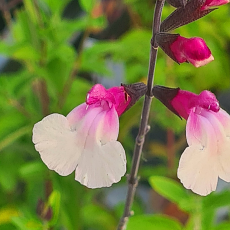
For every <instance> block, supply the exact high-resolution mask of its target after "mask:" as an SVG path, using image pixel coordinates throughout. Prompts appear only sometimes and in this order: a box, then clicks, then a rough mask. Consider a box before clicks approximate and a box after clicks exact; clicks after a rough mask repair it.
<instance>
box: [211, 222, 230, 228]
mask: <svg viewBox="0 0 230 230" xmlns="http://www.w3.org/2000/svg"><path fill="white" fill-rule="evenodd" d="M228 229H230V223H229V222H225V223H221V224H219V225H217V226H216V227H213V228H212V230H228Z"/></svg>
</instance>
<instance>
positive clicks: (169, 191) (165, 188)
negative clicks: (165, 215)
mask: <svg viewBox="0 0 230 230" xmlns="http://www.w3.org/2000/svg"><path fill="white" fill-rule="evenodd" d="M149 183H150V185H151V186H152V188H153V189H155V190H156V192H158V193H159V194H160V195H162V196H163V197H165V198H167V199H168V200H170V201H172V202H174V203H176V204H178V205H179V207H180V208H181V209H182V210H184V211H190V210H191V206H192V200H191V199H190V196H189V194H188V192H187V190H186V189H185V188H184V187H183V186H182V185H181V184H180V183H178V182H176V181H175V180H172V179H169V178H167V177H161V176H151V177H150V178H149Z"/></svg>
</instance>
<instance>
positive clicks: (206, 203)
mask: <svg viewBox="0 0 230 230" xmlns="http://www.w3.org/2000/svg"><path fill="white" fill-rule="evenodd" d="M229 197H230V191H228V190H226V191H222V192H218V193H217V192H216V193H211V194H210V195H208V196H206V197H204V198H203V207H204V210H206V209H212V210H215V209H217V208H220V207H224V206H228V205H230V199H229Z"/></svg>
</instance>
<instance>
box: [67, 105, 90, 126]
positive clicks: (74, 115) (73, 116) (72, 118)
mask: <svg viewBox="0 0 230 230" xmlns="http://www.w3.org/2000/svg"><path fill="white" fill-rule="evenodd" d="M87 107H88V105H87V104H86V103H83V104H81V105H79V106H77V107H75V108H74V109H73V110H72V111H71V112H70V113H69V114H68V115H67V116H66V118H67V120H68V121H69V124H70V126H71V129H75V128H76V127H77V124H78V123H79V122H81V119H82V118H83V117H84V116H85V115H86V113H87V112H88V110H87Z"/></svg>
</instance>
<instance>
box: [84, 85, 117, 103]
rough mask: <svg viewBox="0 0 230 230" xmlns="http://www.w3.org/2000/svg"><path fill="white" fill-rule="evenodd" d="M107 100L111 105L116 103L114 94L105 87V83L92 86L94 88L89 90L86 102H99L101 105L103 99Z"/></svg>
mask: <svg viewBox="0 0 230 230" xmlns="http://www.w3.org/2000/svg"><path fill="white" fill-rule="evenodd" d="M103 100H104V101H107V102H108V103H109V105H110V106H109V107H111V104H114V103H115V98H114V96H113V95H112V94H111V93H109V92H108V90H106V89H105V87H104V86H103V85H100V84H96V85H94V86H93V87H92V89H91V90H90V91H89V92H88V94H87V98H86V103H87V104H88V105H92V104H98V105H100V103H101V101H103Z"/></svg>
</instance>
